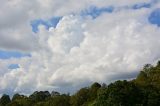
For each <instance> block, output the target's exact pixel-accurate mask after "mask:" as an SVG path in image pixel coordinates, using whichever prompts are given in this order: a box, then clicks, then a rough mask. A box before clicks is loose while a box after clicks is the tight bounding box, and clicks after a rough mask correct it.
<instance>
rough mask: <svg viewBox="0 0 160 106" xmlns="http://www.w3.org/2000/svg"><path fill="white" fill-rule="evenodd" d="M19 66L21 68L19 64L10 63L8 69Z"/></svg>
mask: <svg viewBox="0 0 160 106" xmlns="http://www.w3.org/2000/svg"><path fill="white" fill-rule="evenodd" d="M17 68H20V67H19V65H18V64H10V65H9V66H8V69H17Z"/></svg>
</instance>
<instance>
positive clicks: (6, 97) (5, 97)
mask: <svg viewBox="0 0 160 106" xmlns="http://www.w3.org/2000/svg"><path fill="white" fill-rule="evenodd" d="M10 102H11V100H10V97H9V95H6V94H4V95H3V96H2V97H1V99H0V106H6V105H7V104H9V103H10Z"/></svg>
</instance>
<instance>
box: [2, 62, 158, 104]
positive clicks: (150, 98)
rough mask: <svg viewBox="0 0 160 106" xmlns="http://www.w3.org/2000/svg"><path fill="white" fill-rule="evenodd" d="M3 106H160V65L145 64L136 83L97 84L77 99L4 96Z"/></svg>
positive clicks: (56, 95) (38, 93)
mask: <svg viewBox="0 0 160 106" xmlns="http://www.w3.org/2000/svg"><path fill="white" fill-rule="evenodd" d="M0 106H160V61H159V62H158V63H157V65H156V66H152V65H150V64H146V65H145V66H144V68H143V69H142V70H141V71H140V73H139V75H138V76H137V78H136V79H134V80H131V81H127V80H124V81H116V82H114V83H111V84H109V85H106V84H99V83H97V82H96V83H94V84H92V85H91V86H90V87H85V88H81V89H80V90H79V91H77V92H76V93H75V94H74V95H69V94H60V93H59V92H56V91H53V92H51V93H50V92H48V91H35V92H34V93H33V94H31V95H30V96H29V97H27V96H25V95H20V94H15V95H14V96H13V98H12V99H10V97H9V96H8V95H6V94H4V95H3V96H2V97H1V99H0Z"/></svg>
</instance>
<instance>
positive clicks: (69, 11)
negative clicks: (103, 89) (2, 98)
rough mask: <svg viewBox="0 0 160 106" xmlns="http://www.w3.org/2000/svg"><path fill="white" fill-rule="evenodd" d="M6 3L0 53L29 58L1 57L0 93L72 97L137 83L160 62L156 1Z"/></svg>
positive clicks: (18, 0)
mask: <svg viewBox="0 0 160 106" xmlns="http://www.w3.org/2000/svg"><path fill="white" fill-rule="evenodd" d="M2 2H3V3H2V4H3V6H0V8H1V9H0V16H2V17H0V23H1V24H0V52H1V51H8V52H9V51H10V52H13V51H17V54H19V55H20V53H21V54H26V55H20V56H19V55H16V54H14V55H16V56H13V54H12V53H10V54H9V53H8V52H7V53H8V54H9V55H10V56H8V58H4V55H3V56H2V55H1V54H0V57H3V58H0V94H3V93H8V94H11V95H12V94H13V93H17V92H18V93H24V94H30V93H31V92H33V91H35V90H50V91H51V90H58V91H61V92H74V91H75V90H77V89H78V88H80V87H83V86H87V85H89V84H90V83H92V82H95V81H97V82H100V83H102V82H105V83H110V82H112V81H114V80H118V79H132V78H135V77H136V75H137V73H138V72H139V70H140V69H141V68H142V67H143V65H144V64H146V63H152V64H154V62H156V61H157V60H159V59H160V52H159V48H160V27H159V25H156V23H158V22H159V20H158V19H157V18H156V19H155V16H159V11H158V12H156V11H157V10H159V9H158V7H159V5H160V3H159V1H158V0H151V1H150V0H130V1H128V0H121V1H117V0H91V1H90V0H82V1H81V3H79V1H78V0H68V1H67V2H66V1H63V0H54V1H53V0H46V1H43V2H42V1H41V0H33V1H30V0H28V1H21V0H12V1H11V0H10V1H6V0H2ZM91 7H94V8H96V9H93V8H91ZM90 9H92V10H90ZM4 10H5V11H6V12H5V13H4V12H3V11H4ZM93 10H94V11H93ZM153 13H154V15H153ZM157 14H158V15H157ZM95 15H96V17H95ZM54 17H61V18H58V20H57V18H54ZM54 19H56V20H54ZM151 19H152V20H151ZM153 19H155V20H154V23H153V22H152V21H153ZM33 20H34V22H35V23H36V25H34V23H32V22H33ZM36 20H37V22H36ZM43 20H45V21H43ZM46 20H48V21H46ZM156 20H158V21H156ZM54 21H56V22H54ZM55 24H56V25H55ZM33 29H36V32H34V30H33ZM14 53H15V52H14ZM3 54H5V53H3Z"/></svg>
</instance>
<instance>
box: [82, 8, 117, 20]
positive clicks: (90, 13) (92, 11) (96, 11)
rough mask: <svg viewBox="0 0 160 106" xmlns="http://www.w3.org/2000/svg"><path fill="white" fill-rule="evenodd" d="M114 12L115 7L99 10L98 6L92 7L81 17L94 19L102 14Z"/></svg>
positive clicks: (83, 12)
mask: <svg viewBox="0 0 160 106" xmlns="http://www.w3.org/2000/svg"><path fill="white" fill-rule="evenodd" d="M113 10H114V7H113V6H109V7H103V8H98V7H96V6H90V7H89V8H88V9H85V10H83V11H81V13H80V14H81V16H91V17H92V18H93V19H95V18H97V17H98V16H100V15H101V14H102V13H104V12H107V13H112V12H113Z"/></svg>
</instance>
